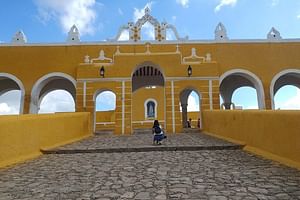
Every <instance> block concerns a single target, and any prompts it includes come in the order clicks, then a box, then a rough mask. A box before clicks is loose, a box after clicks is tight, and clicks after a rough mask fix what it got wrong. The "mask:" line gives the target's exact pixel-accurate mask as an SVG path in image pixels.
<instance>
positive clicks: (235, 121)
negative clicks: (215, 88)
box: [203, 111, 300, 168]
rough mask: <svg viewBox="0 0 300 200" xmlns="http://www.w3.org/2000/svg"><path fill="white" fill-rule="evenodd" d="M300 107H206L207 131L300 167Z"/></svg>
mask: <svg viewBox="0 0 300 200" xmlns="http://www.w3.org/2000/svg"><path fill="white" fill-rule="evenodd" d="M299 119H300V112H299V111H204V112H203V126H204V131H206V132H208V133H212V134H215V135H217V136H221V137H225V138H227V139H233V140H235V141H239V142H241V143H245V144H246V150H250V151H252V152H254V153H257V154H261V155H263V156H266V157H268V158H271V159H274V160H277V161H280V162H283V163H285V164H288V165H291V166H295V167H298V168H300V131H299V130H300V123H299Z"/></svg>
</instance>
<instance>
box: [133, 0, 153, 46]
mask: <svg viewBox="0 0 300 200" xmlns="http://www.w3.org/2000/svg"><path fill="white" fill-rule="evenodd" d="M152 4H153V2H152V1H151V2H149V3H147V4H146V5H145V6H144V7H143V8H141V9H138V8H134V13H133V21H134V22H136V21H137V20H138V19H140V18H142V17H143V16H144V15H145V9H146V8H147V7H148V8H149V9H150V10H151V7H152ZM154 38H155V36H154V27H153V26H152V25H151V24H150V23H149V22H147V23H145V24H144V26H143V29H142V31H141V39H144V40H149V39H150V40H153V39H154Z"/></svg>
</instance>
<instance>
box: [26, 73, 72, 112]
mask: <svg viewBox="0 0 300 200" xmlns="http://www.w3.org/2000/svg"><path fill="white" fill-rule="evenodd" d="M63 86H64V87H63ZM58 89H63V90H66V91H68V92H69V93H70V94H71V95H72V97H73V99H74V102H75V104H76V80H75V79H74V78H73V77H72V76H70V75H68V74H65V73H62V72H53V73H49V74H46V75H44V76H43V77H41V78H39V79H38V80H37V81H36V83H35V84H34V86H33V87H32V90H31V102H30V113H38V110H39V105H40V103H41V99H42V98H43V97H44V96H45V95H47V94H48V93H49V92H51V91H54V90H58Z"/></svg>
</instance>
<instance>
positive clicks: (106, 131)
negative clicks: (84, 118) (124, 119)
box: [94, 129, 115, 135]
mask: <svg viewBox="0 0 300 200" xmlns="http://www.w3.org/2000/svg"><path fill="white" fill-rule="evenodd" d="M114 131H115V130H114V129H103V130H95V132H94V134H95V135H113V134H114Z"/></svg>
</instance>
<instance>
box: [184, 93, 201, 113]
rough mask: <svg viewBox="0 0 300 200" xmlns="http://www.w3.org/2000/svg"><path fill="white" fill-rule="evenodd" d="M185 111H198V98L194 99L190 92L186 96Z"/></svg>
mask: <svg viewBox="0 0 300 200" xmlns="http://www.w3.org/2000/svg"><path fill="white" fill-rule="evenodd" d="M187 111H188V112H191V111H199V100H198V98H197V99H196V96H195V95H193V94H191V95H190V96H189V97H188V107H187Z"/></svg>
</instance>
